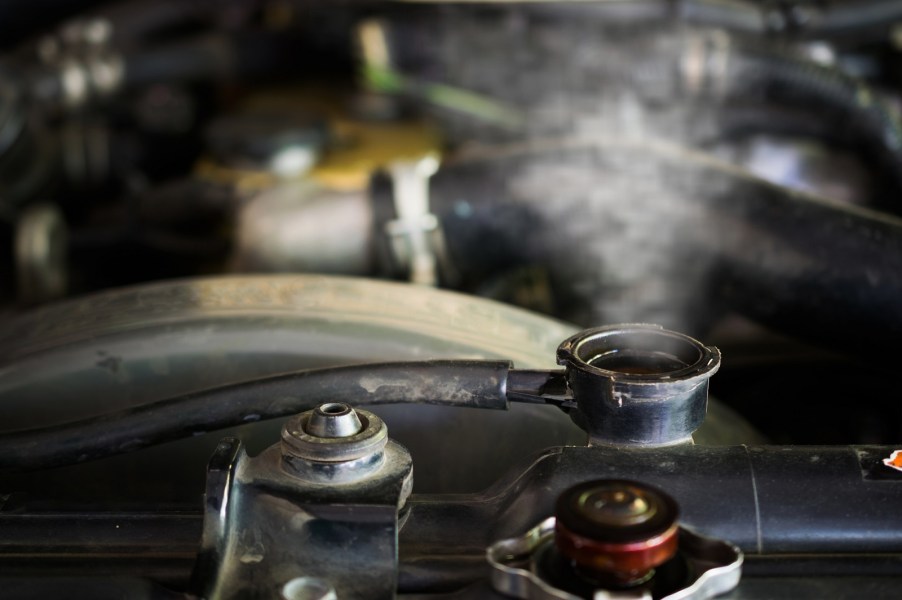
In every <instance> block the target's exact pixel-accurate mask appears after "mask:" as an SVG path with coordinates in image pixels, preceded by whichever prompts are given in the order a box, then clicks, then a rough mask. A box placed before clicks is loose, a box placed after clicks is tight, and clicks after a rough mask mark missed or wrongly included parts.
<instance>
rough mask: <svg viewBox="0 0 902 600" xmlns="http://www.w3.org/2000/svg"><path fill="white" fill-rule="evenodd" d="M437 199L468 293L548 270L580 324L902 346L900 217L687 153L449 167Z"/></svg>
mask: <svg viewBox="0 0 902 600" xmlns="http://www.w3.org/2000/svg"><path fill="white" fill-rule="evenodd" d="M374 192H375V193H377V194H378V193H380V190H379V189H375V190H374ZM385 192H386V190H383V191H382V192H381V193H385ZM430 202H431V206H432V210H433V212H434V213H435V214H436V215H437V216H438V217H439V219H440V221H441V223H442V226H443V230H444V235H445V239H446V241H447V245H448V250H449V253H450V255H451V258H452V260H453V262H454V264H455V266H456V267H457V268H458V269H459V270H460V271H461V272H462V273H464V275H465V277H466V278H467V280H468V281H469V282H473V281H479V279H480V278H485V277H491V276H494V275H497V274H498V273H503V272H504V271H505V270H507V269H512V268H518V267H522V266H524V265H531V266H533V267H536V268H545V269H546V270H547V273H548V276H549V280H550V284H551V288H552V290H554V292H555V294H556V298H555V299H556V301H557V302H558V306H559V308H560V309H561V310H562V315H561V316H563V317H564V318H566V319H567V320H569V321H572V322H576V323H580V324H583V325H586V326H590V325H593V324H598V323H612V322H613V323H617V322H621V323H626V322H646V323H648V322H651V323H659V324H662V325H665V326H667V327H669V328H671V329H675V330H678V331H684V332H686V333H689V334H692V335H695V336H696V337H698V336H704V335H705V333H706V331H707V329H708V327H709V326H710V325H711V324H713V322H715V321H716V320H717V318H718V317H719V315H721V314H723V313H724V312H726V311H728V310H735V311H738V312H740V313H741V314H744V315H746V316H748V317H750V318H752V319H753V320H756V321H758V322H760V323H762V324H764V325H766V326H770V327H771V328H773V329H775V330H777V331H781V332H784V333H786V334H790V335H795V336H797V337H800V338H802V339H807V340H809V341H813V342H816V343H818V344H820V345H823V346H827V347H830V348H833V349H837V350H840V351H842V352H843V353H844V354H848V353H850V352H851V353H857V354H858V355H859V356H866V357H868V360H880V353H876V354H875V353H873V352H871V351H870V350H871V349H873V348H888V347H893V346H895V345H896V344H898V340H899V339H902V302H900V301H899V299H900V298H902V220H900V219H899V218H896V217H892V216H889V215H884V214H881V213H877V212H874V211H869V210H863V209H857V208H854V207H851V206H846V205H842V204H839V203H835V202H830V201H827V200H823V199H820V198H817V197H814V196H810V195H806V194H803V193H797V192H793V191H791V190H787V189H785V188H781V187H778V186H774V185H772V184H768V183H767V182H764V181H762V180H760V179H757V178H755V177H752V176H750V175H749V174H747V173H745V172H743V171H741V170H739V169H736V168H734V167H731V166H729V165H726V164H724V163H721V162H718V161H715V160H713V159H711V158H710V157H707V156H705V155H702V154H698V153H693V152H689V151H686V150H685V149H681V148H678V147H674V146H665V145H661V144H650V143H649V144H643V143H635V142H632V143H629V142H623V143H616V142H608V143H604V144H601V143H599V144H595V145H589V144H587V143H578V142H574V143H573V144H570V145H568V144H567V143H565V142H562V143H560V144H557V145H555V144H551V143H546V144H544V145H539V144H536V145H534V146H532V147H530V146H528V145H526V146H523V147H521V148H509V149H508V151H507V152H504V151H501V150H496V151H494V152H493V153H490V152H489V151H486V152H484V153H483V154H482V156H479V157H477V156H475V155H472V158H471V160H467V161H463V160H461V161H460V162H458V163H457V164H453V163H449V164H446V166H445V167H444V168H443V169H442V170H441V171H439V173H438V174H437V175H435V176H434V177H433V178H432V179H431V182H430ZM886 360H895V355H893V356H888V355H887V356H886Z"/></svg>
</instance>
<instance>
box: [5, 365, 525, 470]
mask: <svg viewBox="0 0 902 600" xmlns="http://www.w3.org/2000/svg"><path fill="white" fill-rule="evenodd" d="M510 369H511V363H510V362H509V361H468V360H458V361H425V362H398V363H378V364H364V365H353V366H347V367H334V368H327V369H314V370H309V371H299V372H295V373H286V374H283V375H276V376H273V377H266V378H263V379H257V380H253V381H248V382H243V383H239V384H234V385H228V386H224V387H219V388H214V389H210V390H204V391H201V392H197V393H194V394H190V395H187V396H181V397H176V398H170V399H167V400H162V401H159V402H153V403H151V404H145V405H142V406H137V407H134V408H129V409H126V410H123V411H120V412H117V413H113V414H109V415H103V416H100V417H91V418H87V419H83V420H80V421H75V422H71V423H64V424H61V425H52V426H49V427H42V428H39V429H29V430H23V431H15V432H10V433H3V434H0V470H28V469H38V468H48V467H56V466H62V465H68V464H75V463H81V462H85V461H89V460H95V459H99V458H104V457H107V456H113V455H116V454H123V453H125V452H132V451H134V450H139V449H141V448H146V447H148V446H153V445H157V444H162V443H164V442H169V441H173V440H177V439H183V438H188V437H192V436H196V435H201V434H204V433H207V432H210V431H216V430H218V429H223V428H226V427H232V426H235V425H242V424H245V423H249V422H256V421H263V420H267V419H275V418H278V417H284V416H287V415H292V414H297V413H300V412H303V411H305V410H309V409H312V408H314V407H316V406H318V405H319V404H322V403H324V402H337V401H341V402H347V403H349V404H352V405H355V406H368V405H376V404H439V405H445V406H458V407H471V408H488V409H502V410H503V409H506V408H507V396H506V393H507V376H508V372H509V371H510Z"/></svg>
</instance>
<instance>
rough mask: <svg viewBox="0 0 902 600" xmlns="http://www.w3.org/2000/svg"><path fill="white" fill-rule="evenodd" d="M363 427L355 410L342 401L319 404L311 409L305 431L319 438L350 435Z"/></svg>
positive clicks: (358, 431)
mask: <svg viewBox="0 0 902 600" xmlns="http://www.w3.org/2000/svg"><path fill="white" fill-rule="evenodd" d="M361 429H363V423H361V422H360V417H359V416H358V415H357V412H356V411H355V410H354V409H353V408H351V407H350V406H348V405H347V404H344V403H342V402H329V403H327V404H321V405H319V406H317V407H316V408H315V409H314V410H313V414H311V415H310V419H309V420H308V421H307V426H306V428H305V431H306V432H307V433H309V434H310V435H312V436H316V437H320V438H343V437H350V436H352V435H355V434H357V433H360V430H361Z"/></svg>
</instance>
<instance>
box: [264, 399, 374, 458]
mask: <svg viewBox="0 0 902 600" xmlns="http://www.w3.org/2000/svg"><path fill="white" fill-rule="evenodd" d="M345 409H347V411H346V410H345ZM354 419H357V421H358V422H359V424H360V426H359V428H357V427H356V426H355V425H354ZM355 429H356V431H354V432H353V433H350V432H351V431H352V430H355ZM339 432H349V433H350V435H345V436H340V437H339V436H337V435H331V436H329V435H320V434H337V433H339ZM387 442H388V429H387V428H386V426H385V423H384V422H383V421H382V419H380V418H379V417H377V416H376V415H374V414H373V413H371V412H369V411H366V410H355V409H352V408H351V407H349V406H347V405H345V404H338V403H329V404H324V405H321V406H319V407H317V408H316V409H314V410H310V411H307V412H305V413H302V414H300V415H298V416H297V417H295V418H293V419H291V420H289V421H288V422H287V423H286V424H285V426H284V427H283V428H282V453H283V454H284V455H286V456H290V457H294V458H299V459H303V460H307V461H313V462H320V463H343V462H349V461H356V460H360V459H366V458H367V457H371V456H374V455H377V454H380V453H381V452H382V451H383V449H384V448H385V444H386V443H387Z"/></svg>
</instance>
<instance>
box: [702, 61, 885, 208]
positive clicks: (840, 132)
mask: <svg viewBox="0 0 902 600" xmlns="http://www.w3.org/2000/svg"><path fill="white" fill-rule="evenodd" d="M715 52H716V50H715ZM726 52H727V54H726V56H725V57H724V60H725V63H722V62H720V61H718V60H710V61H708V63H707V64H708V65H709V67H710V68H709V71H708V72H707V76H708V81H707V82H706V85H707V88H708V90H709V91H711V92H713V93H714V94H715V95H716V96H722V97H723V98H724V99H725V100H726V101H727V102H728V103H735V102H737V101H741V102H745V103H760V104H768V103H770V104H777V105H783V106H794V107H798V108H801V109H803V110H805V111H809V112H810V113H814V114H817V115H818V118H819V119H820V120H821V122H824V123H829V124H830V128H831V129H832V131H833V133H832V135H831V137H833V138H842V139H844V140H846V141H847V142H848V143H849V144H850V145H852V146H854V147H857V149H860V151H861V152H862V153H863V154H864V155H865V156H867V157H869V158H870V160H871V162H872V163H873V164H874V165H875V166H876V167H877V170H878V171H879V172H880V173H882V174H883V175H885V176H886V177H887V178H888V179H889V180H890V181H891V184H892V188H893V189H892V191H891V192H889V193H887V194H885V197H883V198H878V199H877V201H878V202H879V204H880V205H882V206H883V207H884V208H886V209H888V210H892V211H893V212H897V213H899V212H902V208H900V207H899V206H898V198H899V196H900V195H902V123H900V122H899V120H898V119H897V118H896V116H895V115H894V114H893V112H892V110H891V108H890V107H889V105H888V104H887V103H886V102H885V101H884V100H882V99H881V98H880V97H879V95H878V94H877V93H876V92H875V91H874V90H872V89H871V88H870V87H869V86H868V85H867V84H866V83H864V82H863V81H861V80H859V79H857V78H855V77H852V76H850V75H847V74H845V73H843V72H842V71H840V70H838V69H836V68H833V67H829V66H824V65H820V64H817V63H814V62H811V61H809V60H805V59H802V58H800V57H797V56H794V55H791V54H789V53H786V52H782V51H780V50H778V49H774V48H773V47H771V46H761V45H752V44H742V45H736V46H735V47H733V48H731V49H729V50H727V51H726ZM718 64H725V65H726V67H725V68H724V69H722V70H720V67H717V66H712V65H718Z"/></svg>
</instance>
